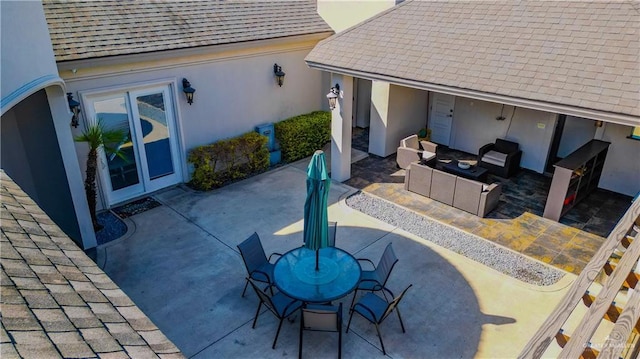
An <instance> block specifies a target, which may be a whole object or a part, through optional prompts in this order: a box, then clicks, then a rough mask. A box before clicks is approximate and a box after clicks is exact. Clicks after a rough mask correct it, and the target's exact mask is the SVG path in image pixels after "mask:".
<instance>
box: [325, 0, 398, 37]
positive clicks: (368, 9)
mask: <svg viewBox="0 0 640 359" xmlns="http://www.w3.org/2000/svg"><path fill="white" fill-rule="evenodd" d="M395 4H396V0H318V2H317V7H318V14H320V16H322V18H323V19H324V21H326V22H327V24H329V26H331V28H332V29H333V31H335V32H340V31H342V30H344V29H347V28H349V27H351V26H353V25H355V24H357V23H360V22H362V21H364V20H366V19H368V18H370V17H372V16H374V15H376V14H378V13H380V12H382V11H384V10H387V9H389V8H391V7H393V6H394V5H395Z"/></svg>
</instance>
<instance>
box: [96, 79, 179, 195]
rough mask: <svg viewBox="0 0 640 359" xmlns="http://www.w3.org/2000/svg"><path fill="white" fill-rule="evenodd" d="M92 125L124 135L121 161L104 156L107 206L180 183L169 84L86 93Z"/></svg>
mask: <svg viewBox="0 0 640 359" xmlns="http://www.w3.org/2000/svg"><path fill="white" fill-rule="evenodd" d="M86 101H87V103H88V106H87V107H88V108H87V113H88V115H89V121H90V122H93V123H95V122H97V121H101V122H102V123H103V124H104V126H105V127H106V128H107V129H116V128H118V129H122V130H123V131H124V132H125V133H126V134H127V136H126V138H125V139H124V141H123V142H122V143H121V144H119V148H120V152H121V153H122V155H123V157H124V158H122V157H119V156H116V155H114V154H111V155H109V154H105V153H104V152H103V153H101V154H100V156H101V157H102V161H100V163H101V164H99V165H98V167H99V172H100V178H101V181H102V184H103V188H104V189H105V195H106V198H107V202H108V204H109V205H113V204H115V203H118V202H122V201H125V200H127V199H130V198H133V197H135V196H139V195H142V194H145V193H149V192H152V191H155V190H158V189H161V188H164V187H167V186H170V185H172V184H176V183H178V182H179V181H180V180H181V175H180V163H179V152H178V141H177V136H176V125H175V117H174V113H173V101H172V98H171V91H170V87H169V85H164V86H154V87H146V88H143V89H136V90H131V91H116V92H109V93H101V94H95V95H87V96H86Z"/></svg>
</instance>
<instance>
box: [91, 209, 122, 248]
mask: <svg viewBox="0 0 640 359" xmlns="http://www.w3.org/2000/svg"><path fill="white" fill-rule="evenodd" d="M98 223H100V224H101V225H102V226H103V227H102V229H101V230H99V231H98V232H96V241H97V242H98V245H101V244H105V243H108V242H111V241H112V240H114V239H118V238H120V237H122V236H124V235H125V233H127V225H126V224H124V222H123V221H122V220H121V219H120V218H118V216H116V215H114V214H113V213H111V212H110V211H106V212H102V213H98Z"/></svg>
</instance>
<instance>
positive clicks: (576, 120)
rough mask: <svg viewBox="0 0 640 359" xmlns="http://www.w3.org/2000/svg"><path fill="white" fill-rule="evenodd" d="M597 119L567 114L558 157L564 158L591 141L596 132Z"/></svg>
mask: <svg viewBox="0 0 640 359" xmlns="http://www.w3.org/2000/svg"><path fill="white" fill-rule="evenodd" d="M594 124H595V121H593V120H589V119H586V118H581V117H574V116H567V119H566V120H565V122H564V130H563V131H562V137H561V139H560V145H559V147H558V157H560V158H564V157H567V155H569V154H571V152H573V151H575V150H577V149H578V148H580V146H582V145H584V144H585V143H587V142H589V141H591V140H592V139H593V138H594V136H595V134H596V128H597V127H595V126H594Z"/></svg>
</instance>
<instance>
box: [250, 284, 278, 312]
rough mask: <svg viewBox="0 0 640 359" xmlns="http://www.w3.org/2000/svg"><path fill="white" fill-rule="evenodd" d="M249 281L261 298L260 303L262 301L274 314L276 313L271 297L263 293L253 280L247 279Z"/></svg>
mask: <svg viewBox="0 0 640 359" xmlns="http://www.w3.org/2000/svg"><path fill="white" fill-rule="evenodd" d="M247 281H248V282H249V283H251V286H252V287H253V290H254V291H255V292H256V294H257V295H258V297H259V298H260V301H262V302H263V303H264V304H265V305H266V306H267V307H269V309H270V310H271V311H272V312H274V313H275V306H274V305H273V302H272V301H271V297H270V296H269V295H268V294H267V293H265V292H263V291H261V290H260V288H258V286H257V285H256V284H255V283H254V282H253V280H252V279H249V278H247Z"/></svg>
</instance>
